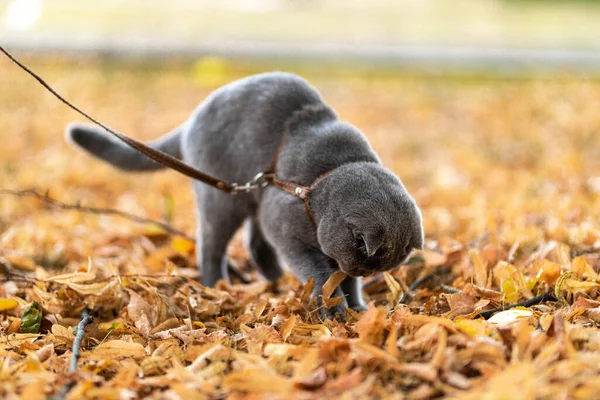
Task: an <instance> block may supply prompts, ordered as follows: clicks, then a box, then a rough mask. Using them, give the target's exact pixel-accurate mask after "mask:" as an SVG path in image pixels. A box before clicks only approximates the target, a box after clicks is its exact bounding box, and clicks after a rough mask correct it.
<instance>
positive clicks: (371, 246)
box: [362, 234, 385, 257]
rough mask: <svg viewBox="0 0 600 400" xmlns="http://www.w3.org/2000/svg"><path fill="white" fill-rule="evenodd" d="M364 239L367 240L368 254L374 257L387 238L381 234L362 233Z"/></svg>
mask: <svg viewBox="0 0 600 400" xmlns="http://www.w3.org/2000/svg"><path fill="white" fill-rule="evenodd" d="M362 239H363V241H364V242H365V247H366V250H367V255H368V256H369V257H372V256H373V255H374V254H375V253H376V252H377V250H379V248H380V247H381V246H382V245H383V242H384V240H385V238H384V237H383V235H379V234H364V235H362Z"/></svg>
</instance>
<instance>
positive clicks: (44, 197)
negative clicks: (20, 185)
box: [0, 189, 194, 242]
mask: <svg viewBox="0 0 600 400" xmlns="http://www.w3.org/2000/svg"><path fill="white" fill-rule="evenodd" d="M2 194H7V195H10V196H17V197H35V198H37V199H38V200H41V201H43V202H44V203H46V204H50V205H51V206H53V207H56V208H60V209H62V210H75V211H79V212H85V213H90V214H97V215H114V216H117V217H121V218H126V219H128V220H130V221H133V222H137V223H140V224H153V225H157V226H160V227H161V228H162V229H164V230H165V231H167V232H169V233H172V234H174V235H177V236H181V237H183V238H185V239H187V240H190V241H192V242H193V241H194V238H192V237H191V236H188V235H187V234H186V233H184V232H182V231H180V230H179V229H176V228H173V227H172V226H171V225H169V224H167V223H165V222H161V221H157V220H154V219H150V218H145V217H140V216H138V215H134V214H130V213H128V212H125V211H120V210H115V209H112V208H100V207H85V206H82V205H81V204H79V203H77V204H67V203H63V202H61V201H59V200H56V199H53V198H51V197H50V196H48V194H41V193H39V192H37V191H35V190H33V189H26V190H10V189H0V195H2Z"/></svg>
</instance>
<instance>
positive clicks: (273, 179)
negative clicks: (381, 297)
mask: <svg viewBox="0 0 600 400" xmlns="http://www.w3.org/2000/svg"><path fill="white" fill-rule="evenodd" d="M0 51H1V52H2V53H4V54H5V55H6V56H7V57H8V58H9V59H10V60H11V61H12V62H13V63H15V64H17V65H18V66H19V67H20V68H21V69H23V70H24V71H25V72H27V73H28V74H29V75H31V76H32V77H33V78H34V79H35V80H36V81H38V82H39V83H40V84H41V85H42V86H43V87H45V88H46V89H47V90H48V91H49V92H50V93H52V94H53V95H54V96H55V97H56V98H57V99H59V100H60V101H61V102H62V103H64V104H65V105H67V106H68V107H69V108H71V109H72V110H74V111H76V112H77V113H79V114H81V115H82V116H84V117H85V118H87V119H88V120H89V121H91V122H93V123H94V124H96V125H98V126H100V127H101V128H103V129H104V130H105V131H107V132H108V133H110V134H111V135H113V136H114V137H116V138H117V139H119V140H120V141H122V142H123V143H125V144H126V145H128V146H129V147H131V148H133V149H134V150H136V151H137V152H139V153H141V154H143V155H145V156H146V157H148V158H150V159H151V160H153V161H155V162H157V163H159V164H162V165H164V166H166V167H168V168H170V169H173V170H175V171H177V172H179V173H181V174H183V175H185V176H188V177H190V178H192V179H194V180H197V181H199V182H202V183H204V184H207V185H209V186H212V187H214V188H216V189H219V190H221V191H223V192H225V193H229V194H237V193H240V192H250V191H253V190H255V189H258V188H261V187H265V186H268V185H273V186H275V187H276V188H278V189H280V190H282V191H284V192H286V193H289V194H291V195H293V196H296V197H298V198H300V199H301V200H302V201H303V202H304V208H305V210H306V215H307V216H308V218H309V220H310V222H311V223H312V225H313V226H314V227H315V228H316V227H317V223H316V221H315V218H314V215H313V213H312V211H311V210H310V204H309V201H310V195H311V193H312V190H313V189H314V187H315V186H316V185H317V184H318V183H319V182H320V181H321V180H322V179H323V178H325V176H327V175H329V174H330V173H331V172H333V171H329V172H327V173H325V174H323V175H321V176H319V177H318V178H317V179H316V180H315V181H314V182H313V183H312V184H311V185H310V186H302V185H298V184H296V183H294V182H289V181H285V180H282V179H279V178H278V177H277V176H276V175H275V165H276V164H277V159H278V157H279V151H280V149H281V147H282V146H283V140H282V143H281V144H280V145H279V147H278V148H277V151H276V152H275V156H274V157H273V161H272V162H271V166H270V168H269V170H268V171H266V172H260V173H258V174H257V175H256V176H255V177H254V178H253V179H252V180H251V181H249V182H246V183H244V184H242V185H240V184H238V183H232V182H227V181H225V180H222V179H218V178H215V177H214V176H211V175H208V174H205V173H204V172H201V171H198V170H197V169H196V168H194V167H192V166H191V165H189V164H186V163H184V162H183V161H181V160H179V159H177V158H175V157H173V156H171V155H170V154H167V153H165V152H162V151H160V150H157V149H155V148H152V147H150V146H148V145H147V144H145V143H144V142H141V141H139V140H137V139H133V138H131V137H129V136H127V135H125V134H123V133H120V132H118V131H116V130H114V129H112V128H111V127H109V126H108V125H106V124H104V123H103V122H101V121H99V120H97V119H95V118H94V117H92V116H90V115H88V114H87V113H86V112H85V111H83V110H81V109H80V108H78V107H76V106H74V105H73V104H72V103H70V102H69V101H68V100H66V99H65V98H64V97H62V96H61V95H60V94H58V93H57V92H56V91H55V90H54V89H53V88H52V87H51V86H50V85H48V84H47V83H46V82H45V81H44V80H43V79H42V78H41V77H40V76H39V75H37V74H36V73H35V72H33V71H32V70H31V69H29V68H28V67H27V66H25V65H24V64H22V63H21V62H20V61H19V60H17V59H16V58H14V57H13V56H12V55H11V54H10V53H9V52H8V51H7V50H6V49H4V47H2V46H1V45H0Z"/></svg>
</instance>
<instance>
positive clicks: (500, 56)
mask: <svg viewBox="0 0 600 400" xmlns="http://www.w3.org/2000/svg"><path fill="white" fill-rule="evenodd" d="M2 44H3V45H5V46H6V47H7V48H8V49H11V50H13V51H18V50H27V51H34V50H35V51H41V52H48V53H60V54H65V55H69V56H74V57H77V56H88V55H90V54H100V55H104V56H114V57H124V58H165V57H173V56H176V57H180V58H198V57H202V56H207V55H212V56H221V57H226V58H233V59H236V58H243V59H257V60H271V61H278V60H279V61H280V60H285V61H290V62H293V61H302V62H309V61H315V62H318V61H327V62H352V63H357V64H365V65H366V66H369V67H382V68H393V67H419V68H434V69H436V70H438V69H441V70H460V69H467V70H481V71H490V72H499V73H508V74H510V73H513V72H514V73H518V72H523V71H528V70H545V71H549V72H552V71H565V72H585V73H592V74H600V52H596V51H584V50H582V51H576V50H544V49H537V50H536V49H531V50H525V49H510V48H504V49H501V48H475V47H440V46H402V45H343V44H276V43H260V42H254V43H253V42H228V43H209V42H204V43H190V42H180V41H169V40H156V39H155V38H152V39H147V40H144V39H139V38H124V39H122V40H119V41H109V40H94V39H90V38H87V39H86V38H71V39H70V40H64V39H61V38H52V37H44V38H36V40H33V41H32V40H30V39H26V40H19V39H17V38H11V39H6V40H2Z"/></svg>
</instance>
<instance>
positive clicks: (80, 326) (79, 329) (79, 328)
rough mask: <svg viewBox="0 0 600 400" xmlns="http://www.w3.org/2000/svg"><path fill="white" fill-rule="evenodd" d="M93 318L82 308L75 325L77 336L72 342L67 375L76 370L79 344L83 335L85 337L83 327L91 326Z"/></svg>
mask: <svg viewBox="0 0 600 400" xmlns="http://www.w3.org/2000/svg"><path fill="white" fill-rule="evenodd" d="M92 321H94V318H93V317H92V316H91V315H90V314H89V311H88V309H87V308H84V309H83V311H82V312H81V320H80V321H79V324H78V325H77V336H75V341H74V342H73V356H72V357H71V364H70V365H69V373H73V372H75V371H76V370H77V361H79V352H80V351H81V342H82V341H83V335H85V327H86V326H87V325H88V324H91V323H92Z"/></svg>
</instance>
